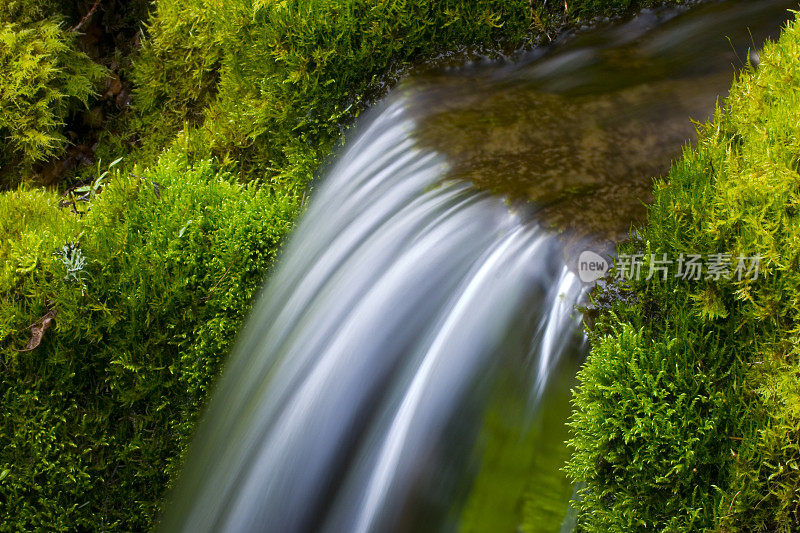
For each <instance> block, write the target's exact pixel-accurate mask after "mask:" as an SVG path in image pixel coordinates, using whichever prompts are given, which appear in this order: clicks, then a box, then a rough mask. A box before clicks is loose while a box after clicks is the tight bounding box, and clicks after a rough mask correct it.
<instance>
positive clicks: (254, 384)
mask: <svg viewBox="0 0 800 533" xmlns="http://www.w3.org/2000/svg"><path fill="white" fill-rule="evenodd" d="M789 5H791V3H790V2H780V1H764V2H728V3H723V4H715V5H712V6H703V7H701V8H697V9H695V10H690V11H686V10H660V11H654V12H646V13H644V14H642V15H640V16H639V17H637V18H635V19H633V20H631V21H629V22H627V23H625V24H622V25H609V26H608V27H604V28H601V29H599V30H596V31H593V32H589V33H586V34H584V35H579V36H577V37H575V38H573V39H571V40H568V41H567V42H565V43H563V44H560V45H557V46H554V47H551V48H548V49H542V50H534V51H532V52H527V53H526V54H524V55H522V56H521V57H519V58H516V60H515V61H514V62H508V61H505V62H495V63H490V64H479V65H471V66H461V67H459V68H455V69H450V70H446V69H445V70H442V69H441V68H440V69H438V70H436V71H435V72H429V73H427V74H423V75H419V76H418V77H417V78H415V79H412V80H410V81H409V82H406V83H405V84H403V85H402V86H401V87H400V88H398V89H397V90H395V91H394V92H393V93H392V94H391V95H389V96H388V97H387V98H386V99H385V100H384V101H383V102H381V103H380V104H378V105H376V106H375V107H374V109H372V110H371V111H370V112H369V113H368V114H367V115H365V116H364V117H362V118H361V119H360V121H359V124H358V126H357V128H356V130H355V131H356V133H355V134H354V135H353V138H352V139H349V140H348V142H347V143H346V145H345V148H344V149H343V150H342V152H341V154H339V156H338V158H337V159H336V161H335V163H334V164H333V165H332V166H331V168H330V169H329V170H328V171H327V172H326V174H325V176H324V178H323V179H322V180H321V183H320V184H319V186H318V187H317V188H316V189H315V191H314V193H313V200H312V202H311V205H310V207H309V209H308V211H307V212H306V213H305V214H304V216H303V217H302V220H301V221H300V223H299V225H298V227H297V228H296V230H295V232H294V234H293V237H292V239H291V242H289V243H288V245H287V247H286V249H285V250H284V253H283V256H282V258H281V260H280V264H279V266H278V268H277V271H276V272H275V273H274V274H273V275H272V276H271V279H270V281H269V283H268V284H267V286H266V287H265V289H264V291H263V294H262V295H261V296H260V298H259V301H258V302H257V304H256V306H255V309H254V311H253V313H252V316H251V317H250V319H249V324H248V326H247V328H246V329H245V331H244V332H243V333H242V334H241V337H240V339H239V342H238V347H237V348H236V350H235V352H234V354H233V355H232V356H231V358H230V360H229V361H228V363H227V366H226V368H225V372H224V374H223V376H222V378H221V382H220V384H219V386H218V388H217V390H216V392H215V395H214V397H213V400H212V402H211V405H210V406H209V408H208V410H207V413H206V415H205V420H204V422H203V424H202V425H201V427H200V429H199V431H198V434H197V436H196V439H195V442H194V446H193V449H192V452H191V454H190V457H189V460H188V462H187V465H186V468H185V470H184V472H183V475H182V478H181V479H180V481H179V483H178V486H177V488H176V490H175V491H174V494H173V501H172V503H171V505H170V506H169V509H168V512H167V513H166V516H165V517H164V520H163V523H162V529H163V530H164V531H185V532H192V533H196V532H202V531H231V532H239V531H270V532H273V531H274V532H280V533H286V532H294V531H330V532H371V531H376V532H385V531H420V530H437V531H439V530H457V529H459V528H461V529H465V530H469V527H467V525H466V524H467V523H468V522H469V523H470V524H472V526H470V527H472V528H474V529H472V530H477V531H479V530H482V529H481V528H480V526H478V525H476V524H480V523H481V521H484V522H486V521H488V522H487V523H490V524H491V526H492V527H493V529H492V530H493V531H505V530H506V529H504V526H502V525H500V524H499V523H498V522H497V520H500V518H497V516H498V515H499V514H504V515H507V516H505V517H504V519H505V520H511V522H510V526H509V527H510V529H509V530H512V531H513V530H516V526H517V524H518V520H517V518H515V517H514V516H513V512H507V513H506V512H503V513H500V511H502V510H503V509H501V508H499V507H497V505H500V506H502V505H503V502H502V500H509V499H510V500H511V501H510V503H506V504H507V505H510V507H509V509H510V510H511V511H513V509H514V507H516V506H517V500H515V499H514V498H517V497H520V496H521V495H520V494H513V495H511V497H509V498H506V497H505V496H504V495H503V494H501V495H500V497H498V498H497V499H498V501H500V503H498V504H497V505H494V503H493V502H492V500H491V496H487V494H491V493H492V487H493V486H496V484H497V483H496V482H495V484H494V485H493V482H492V478H493V476H500V479H501V481H500V482H499V483H502V484H504V486H505V487H506V489H509V488H510V487H519V489H520V492H523V493H525V494H527V496H526V497H527V498H528V500H529V501H531V502H533V504H532V505H533V507H534V510H533V511H531V512H542V513H545V511H543V510H542V509H544V508H545V507H546V508H548V509H550V508H552V509H555V510H554V511H552V513H551V514H554V516H555V517H556V518H555V519H554V520H555V521H554V524H555V525H550V526H546V525H544V523H543V525H542V530H543V531H546V530H552V528H553V527H555V528H556V529H557V528H558V527H560V526H561V525H562V521H563V519H564V516H566V515H567V500H568V499H569V496H570V493H571V488H570V487H569V485H568V483H567V482H566V481H565V480H564V479H563V475H562V474H560V472H559V470H558V468H559V466H560V464H558V459H557V458H558V457H563V450H564V448H563V440H564V433H563V424H564V420H565V418H566V416H568V413H569V406H568V390H569V388H570V386H571V385H572V381H571V380H572V376H573V375H574V372H575V369H576V368H577V365H579V364H580V361H581V359H582V357H584V356H585V351H586V345H585V342H584V339H583V333H582V331H581V328H580V319H579V316H578V314H577V312H576V310H575V307H576V305H578V304H579V303H581V301H582V299H583V298H584V297H585V295H586V292H587V289H588V288H589V287H590V285H589V284H586V283H582V282H581V279H579V276H578V270H577V267H576V261H575V257H576V256H577V252H578V251H580V250H582V249H585V248H586V247H590V248H592V249H593V250H596V251H597V252H599V253H608V252H609V251H610V250H611V248H610V243H613V241H614V240H616V239H618V238H620V237H621V236H623V235H624V233H625V232H626V231H627V230H628V228H629V226H630V224H631V223H632V222H633V221H635V220H637V219H638V218H639V217H640V216H641V212H640V210H641V205H642V200H646V199H647V194H648V191H649V190H650V186H651V178H652V176H654V175H657V174H658V173H660V172H663V170H664V168H666V166H667V165H668V164H669V161H670V159H671V158H673V157H675V156H676V155H678V154H679V151H680V148H681V146H682V144H683V143H684V142H685V141H686V140H687V139H690V138H691V135H692V131H693V127H692V125H691V124H690V123H689V121H688V118H689V115H691V116H694V117H695V118H700V119H702V118H704V117H705V116H707V115H708V113H709V112H710V111H711V110H712V109H713V106H714V104H715V98H716V95H718V94H721V93H723V92H724V91H725V89H726V87H727V86H729V85H730V80H731V78H732V75H733V67H732V66H731V65H732V63H736V58H737V57H738V58H741V57H744V58H747V57H748V53H749V49H750V48H751V47H752V43H754V42H756V41H751V39H753V40H758V41H759V42H760V40H763V38H764V37H766V36H767V35H769V34H774V32H775V30H777V29H778V27H779V25H780V21H781V20H784V19H785V18H786V16H785V13H784V11H785V8H786V7H788V6H789ZM724 37H731V38H730V39H727V38H724ZM712 44H713V45H712ZM665 50H666V51H665ZM637 132H638V133H637ZM548 417H550V418H548ZM509 418H510V419H511V422H509V421H508V419H509ZM498 420H500V422H498ZM508 427H511V428H512V429H511V430H509V431H510V433H509V434H508V435H505V437H504V436H503V435H501V433H502V430H499V429H498V428H508ZM543 428H544V429H543ZM552 428H557V430H553V429H552ZM498 443H499V444H498ZM492 446H499V448H498V449H499V450H500V451H499V452H498V451H497V449H495V452H494V455H492V453H491V449H492ZM503 446H507V447H506V448H504V447H503ZM487 450H488V452H487ZM508 450H517V451H520V450H522V452H524V453H527V455H526V456H525V457H526V459H525V460H517V462H516V465H515V466H516V467H518V468H517V470H518V471H517V472H512V473H508V472H506V470H513V468H507V469H506V470H503V468H504V467H503V465H504V464H505V463H504V461H505V459H504V458H505V457H511V456H512V455H513V454H512V453H511V452H509V451H508ZM525 450H529V453H528V452H525ZM514 457H516V456H514ZM553 458H555V459H553ZM522 466H527V467H529V468H523V467H522ZM534 479H537V480H538V481H533V480H534ZM541 480H544V481H541ZM509 492H512V491H511V490H510V489H509ZM554 494H556V495H555V496H554ZM487 498H488V500H487ZM537 502H550V503H548V505H546V506H541V508H539V511H536V509H535V508H536V504H537ZM492 509H494V511H495V512H496V513H497V514H495V515H493V514H492ZM545 514H546V513H545ZM515 520H517V521H516V522H515ZM564 523H565V524H566V525H565V527H567V528H568V526H569V521H568V520H567V521H566V522H564Z"/></svg>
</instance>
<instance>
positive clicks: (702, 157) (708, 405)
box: [568, 21, 800, 531]
mask: <svg viewBox="0 0 800 533" xmlns="http://www.w3.org/2000/svg"><path fill="white" fill-rule="evenodd" d="M798 110H800V22H797V21H795V22H792V23H790V24H789V25H788V27H787V28H785V30H784V31H783V34H782V36H781V38H780V39H779V41H778V42H775V43H768V44H767V45H766V46H765V47H764V49H763V51H762V52H761V54H760V64H759V65H758V67H757V68H751V69H749V70H748V71H746V72H743V73H742V74H741V75H740V76H739V77H738V79H737V80H736V81H735V82H734V85H733V88H732V90H731V92H730V95H729V97H728V98H727V99H726V100H725V101H724V103H722V105H721V106H720V108H719V109H718V110H717V111H716V113H715V115H714V116H713V118H712V119H711V120H710V121H709V122H708V123H706V124H704V125H702V126H701V127H700V136H699V140H698V142H697V146H696V148H687V149H685V151H684V154H683V157H682V158H681V159H680V160H679V161H677V162H676V163H674V164H673V166H672V169H671V171H670V172H669V175H668V176H667V177H666V178H665V179H664V180H661V181H659V182H657V184H656V187H655V191H654V197H655V198H654V202H653V204H652V206H650V208H649V211H648V221H647V223H646V224H645V225H644V226H643V227H641V228H639V229H638V230H637V231H636V232H634V236H633V238H632V239H631V240H629V241H628V242H627V243H626V244H624V245H622V246H620V248H619V253H620V258H622V257H625V256H627V257H628V258H629V259H628V260H627V261H628V263H630V261H631V260H630V258H631V257H633V256H635V255H637V254H641V255H639V257H640V258H641V259H640V260H641V261H642V267H641V269H642V270H641V271H642V275H641V276H640V277H638V279H637V276H635V275H634V276H630V275H624V276H622V277H623V278H631V279H625V280H624V281H623V280H619V279H618V280H617V281H614V282H612V283H610V284H609V285H608V286H607V287H606V288H605V290H604V291H600V292H599V293H598V294H596V302H597V303H596V307H597V309H596V313H598V314H599V316H598V317H596V320H595V322H594V325H593V327H592V329H591V330H590V337H591V341H592V351H591V355H590V356H589V358H588V361H587V362H586V364H585V366H584V368H583V370H582V371H581V372H580V374H579V381H580V386H579V387H578V389H577V394H576V396H575V399H574V402H575V406H576V413H575V414H574V416H573V419H572V422H571V425H572V430H573V439H572V441H571V445H572V447H573V449H574V454H573V457H572V459H571V461H570V463H569V467H568V471H569V473H570V475H571V476H572V478H573V480H574V481H575V482H578V483H581V484H582V486H583V489H582V490H581V492H580V498H579V499H578V501H577V502H576V505H577V507H578V509H579V510H580V520H579V529H580V530H582V531H690V530H704V531H795V530H797V529H798V527H800V515H799V514H798V513H799V512H800V492H798V489H800V462H798V461H800V440H799V439H800V403H799V402H800V386H798V383H800V382H799V381H798V369H800V366H798V363H800V359H798V357H799V356H800V352H798V318H800V317H799V316H798V313H799V312H800V299H799V298H798V295H799V294H800V293H798V287H800V269H798V261H800V218H798V205H799V202H800V189H798V184H800V175H798V161H800V126H798V120H797V115H798ZM623 254H624V255H623ZM651 254H652V257H653V259H655V260H656V261H659V262H660V263H658V264H659V265H664V264H665V263H663V262H661V261H664V260H666V261H673V262H674V267H673V268H674V269H675V270H671V271H670V272H669V275H667V276H664V275H663V272H662V271H661V270H658V271H656V273H655V275H653V276H652V277H650V275H649V264H650V261H651ZM696 254H699V255H700V256H702V259H701V261H706V260H708V259H709V258H711V259H712V261H713V258H714V257H717V258H719V259H721V262H722V264H729V265H730V267H729V270H725V271H724V272H716V273H715V272H714V271H710V270H703V271H702V272H701V273H700V274H699V275H698V276H695V275H694V274H693V275H691V276H689V277H688V279H687V278H686V277H684V276H676V275H677V274H678V271H677V268H678V263H679V262H680V261H681V260H684V261H686V260H688V259H689V258H690V257H691V256H693V255H696ZM740 258H747V259H746V260H745V263H744V264H745V268H744V272H740V271H737V268H738V267H740ZM752 258H758V271H757V272H756V271H755V269H754V268H753V269H751V267H752V266H753V259H752ZM653 264H656V263H653ZM684 266H685V263H684ZM623 270H626V272H623ZM616 273H617V274H630V273H631V270H630V264H628V265H627V266H626V267H625V269H623V267H622V263H621V262H618V265H617V272H616ZM648 277H649V279H647V278H648Z"/></svg>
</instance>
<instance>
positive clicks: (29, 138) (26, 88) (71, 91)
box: [0, 21, 105, 184]
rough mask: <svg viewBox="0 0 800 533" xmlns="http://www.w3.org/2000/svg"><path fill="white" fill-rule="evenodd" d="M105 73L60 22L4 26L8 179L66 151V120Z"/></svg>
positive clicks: (1, 135) (1, 93)
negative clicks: (64, 129)
mask: <svg viewBox="0 0 800 533" xmlns="http://www.w3.org/2000/svg"><path fill="white" fill-rule="evenodd" d="M104 74H105V69H103V68H102V67H100V66H99V65H97V64H96V63H93V62H92V61H91V60H90V59H89V57H88V56H86V55H85V54H83V53H82V52H79V51H78V50H77V49H76V48H75V46H74V42H73V37H72V35H70V34H69V33H67V32H65V31H64V30H62V29H61V27H60V26H59V25H58V24H57V23H56V22H53V21H43V22H37V23H33V24H30V25H27V26H19V25H16V24H13V23H4V24H2V26H0V80H2V81H0V179H2V181H4V182H5V183H6V184H9V183H13V182H15V181H18V180H19V176H20V175H21V174H30V172H31V167H32V165H34V164H35V163H40V162H42V161H44V160H46V159H48V158H50V157H53V156H57V155H60V154H61V153H62V152H63V151H64V148H65V146H66V145H67V139H66V137H65V136H64V134H63V131H62V126H63V124H64V122H65V121H66V119H67V117H68V116H69V115H70V114H71V113H73V112H75V111H76V110H77V109H79V108H80V107H83V106H85V105H86V104H87V102H88V101H89V98H90V96H92V94H93V92H94V88H95V86H96V84H97V82H98V81H99V80H100V79H102V78H103V76H104ZM0 184H1V183H0Z"/></svg>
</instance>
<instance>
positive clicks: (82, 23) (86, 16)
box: [70, 0, 100, 32]
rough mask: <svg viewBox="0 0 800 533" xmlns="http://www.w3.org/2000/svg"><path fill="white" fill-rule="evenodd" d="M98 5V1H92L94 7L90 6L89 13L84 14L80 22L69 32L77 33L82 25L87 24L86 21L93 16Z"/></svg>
mask: <svg viewBox="0 0 800 533" xmlns="http://www.w3.org/2000/svg"><path fill="white" fill-rule="evenodd" d="M98 5H100V0H94V5H92V9H90V10H89V12H88V13H86V14H85V15H84V16H83V18H82V19H81V20H80V22H78V23H77V24H76V25H75V27H74V28H72V29H71V30H70V31H73V32H75V31H78V30H79V29H81V27H82V26H83V25H84V24H86V22H87V21H88V20H89V19H90V18H91V16H92V15H94V12H95V10H96V9H97V6H98Z"/></svg>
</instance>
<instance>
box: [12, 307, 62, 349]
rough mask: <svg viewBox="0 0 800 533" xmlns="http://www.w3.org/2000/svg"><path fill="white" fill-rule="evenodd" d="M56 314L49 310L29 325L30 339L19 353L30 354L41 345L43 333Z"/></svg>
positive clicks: (54, 311)
mask: <svg viewBox="0 0 800 533" xmlns="http://www.w3.org/2000/svg"><path fill="white" fill-rule="evenodd" d="M57 314H58V312H57V311H56V310H55V309H51V310H49V311H48V312H47V314H45V315H44V316H43V317H42V318H40V319H39V320H37V321H36V322H34V323H33V324H31V326H30V328H31V339H30V340H29V341H28V344H26V345H25V348H23V349H21V350H19V351H20V352H30V351H32V350H35V349H36V348H37V347H38V346H39V345H40V344H41V343H42V338H43V337H44V332H45V331H47V328H49V327H50V326H52V325H53V322H54V321H55V318H56V315H57Z"/></svg>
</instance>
